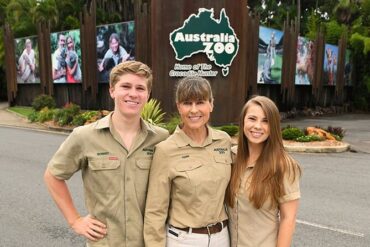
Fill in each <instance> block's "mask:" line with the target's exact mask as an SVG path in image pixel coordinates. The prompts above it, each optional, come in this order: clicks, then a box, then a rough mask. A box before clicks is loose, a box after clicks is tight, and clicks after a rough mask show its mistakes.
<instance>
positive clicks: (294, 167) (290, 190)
mask: <svg viewBox="0 0 370 247" xmlns="http://www.w3.org/2000/svg"><path fill="white" fill-rule="evenodd" d="M239 128H240V131H239V137H238V146H237V147H233V149H232V152H233V154H234V164H233V166H232V170H231V179H230V183H229V187H228V191H227V195H226V202H227V204H228V207H229V214H230V229H231V238H232V241H231V242H232V245H231V246H238V247H247V246H265V247H269V246H271V247H272V246H290V244H291V240H292V236H293V232H294V228H295V220H296V214H297V210H298V202H299V198H300V189H299V179H300V175H301V170H300V167H299V165H298V163H297V162H296V161H295V160H294V159H293V158H292V157H290V156H289V155H288V153H287V152H286V151H285V150H284V146H283V141H282V136H281V129H280V115H279V110H278V108H277V107H276V105H275V103H274V102H273V101H272V100H270V99H269V98H267V97H264V96H255V97H252V98H251V99H250V100H249V101H248V102H247V103H246V104H245V106H244V107H243V110H242V112H241V116H240V123H239Z"/></svg>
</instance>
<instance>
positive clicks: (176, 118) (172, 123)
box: [164, 113, 181, 134]
mask: <svg viewBox="0 0 370 247" xmlns="http://www.w3.org/2000/svg"><path fill="white" fill-rule="evenodd" d="M180 123H181V118H180V115H179V114H178V113H173V114H172V115H171V117H170V119H169V120H168V122H167V123H166V124H165V125H164V128H165V129H167V130H168V132H170V134H172V133H173V132H174V131H175V129H176V127H177V125H179V124H180Z"/></svg>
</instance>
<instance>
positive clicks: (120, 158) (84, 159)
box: [48, 114, 168, 247]
mask: <svg viewBox="0 0 370 247" xmlns="http://www.w3.org/2000/svg"><path fill="white" fill-rule="evenodd" d="M111 115H112V114H110V115H108V116H107V117H104V118H103V119H101V120H99V121H97V122H95V123H92V124H89V125H86V126H83V127H78V128H75V129H74V131H73V132H72V133H71V135H70V136H69V137H68V138H67V139H66V140H65V141H64V143H63V144H62V145H61V146H60V148H59V150H58V151H57V152H56V153H55V155H54V156H53V158H52V159H51V161H50V162H49V164H48V169H49V171H50V172H51V173H52V174H53V175H54V176H55V177H57V178H58V179H61V180H67V179H69V178H70V177H71V176H72V175H73V174H74V173H75V172H77V171H78V170H81V172H82V179H83V184H84V192H85V204H86V208H87V211H88V212H89V214H90V215H92V216H93V217H94V218H96V219H98V220H99V221H101V222H103V223H104V224H106V225H107V230H108V234H107V236H106V237H105V238H103V239H101V240H99V241H97V242H92V241H89V240H88V246H92V247H101V246H104V247H106V246H120V247H124V246H127V247H142V246H144V240H143V219H144V209H145V199H146V193H147V183H148V175H149V168H150V165H151V161H152V157H153V152H154V146H155V145H156V144H157V143H158V142H160V141H162V140H164V139H166V138H167V137H168V131H166V130H164V129H162V128H159V127H155V126H153V125H150V124H148V123H146V122H144V121H143V120H141V131H140V133H139V134H138V135H137V137H136V138H135V140H134V141H133V143H132V147H131V149H130V150H127V149H126V148H125V146H124V145H123V144H122V143H123V142H122V141H121V137H120V136H119V134H118V133H117V132H116V131H115V129H114V128H113V125H112V122H111Z"/></svg>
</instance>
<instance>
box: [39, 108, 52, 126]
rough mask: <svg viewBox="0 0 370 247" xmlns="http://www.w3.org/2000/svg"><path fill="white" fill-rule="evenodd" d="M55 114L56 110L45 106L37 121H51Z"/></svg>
mask: <svg viewBox="0 0 370 247" xmlns="http://www.w3.org/2000/svg"><path fill="white" fill-rule="evenodd" d="M53 116H54V110H50V109H49V108H48V107H44V108H42V109H41V111H40V112H39V114H38V117H37V121H38V122H41V123H43V122H46V121H50V120H52V119H53Z"/></svg>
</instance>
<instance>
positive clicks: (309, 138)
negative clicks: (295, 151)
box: [295, 135, 323, 142]
mask: <svg viewBox="0 0 370 247" xmlns="http://www.w3.org/2000/svg"><path fill="white" fill-rule="evenodd" d="M295 140H296V141H297V142H315V141H322V140H323V139H322V138H321V137H320V136H318V135H304V136H300V137H298V138H296V139H295Z"/></svg>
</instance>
